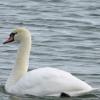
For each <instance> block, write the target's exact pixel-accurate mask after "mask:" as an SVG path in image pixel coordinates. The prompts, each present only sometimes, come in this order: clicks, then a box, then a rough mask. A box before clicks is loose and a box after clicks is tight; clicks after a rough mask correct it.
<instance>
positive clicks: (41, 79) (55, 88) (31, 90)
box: [4, 28, 94, 96]
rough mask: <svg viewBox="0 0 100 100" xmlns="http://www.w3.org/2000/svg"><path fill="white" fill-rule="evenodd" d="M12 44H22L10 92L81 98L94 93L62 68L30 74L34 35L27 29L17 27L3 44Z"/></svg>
mask: <svg viewBox="0 0 100 100" xmlns="http://www.w3.org/2000/svg"><path fill="white" fill-rule="evenodd" d="M13 41H19V43H20V47H19V50H18V54H17V59H16V63H15V66H14V67H13V69H12V72H11V74H10V77H9V78H8V80H7V82H6V84H5V89H6V91H7V92H8V93H11V94H15V95H26V94H28V95H35V96H80V95H83V94H85V93H88V92H90V91H92V90H94V88H92V87H91V86H90V85H88V84H87V83H85V82H84V81H81V80H80V79H78V78H76V77H75V76H73V75H71V74H70V73H69V72H66V71H63V70H60V69H56V68H50V67H45V68H38V69H35V70H32V71H29V72H27V70H28V62H29V55H30V49H31V34H30V32H29V31H28V30H27V29H25V28H17V29H15V30H14V31H13V32H12V33H11V34H10V37H9V39H8V40H7V41H5V42H4V44H6V43H9V42H13Z"/></svg>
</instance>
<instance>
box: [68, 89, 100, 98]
mask: <svg viewBox="0 0 100 100" xmlns="http://www.w3.org/2000/svg"><path fill="white" fill-rule="evenodd" d="M95 90H99V88H92V89H89V90H81V91H73V92H71V93H69V95H70V96H81V95H85V94H87V93H89V92H92V91H95Z"/></svg>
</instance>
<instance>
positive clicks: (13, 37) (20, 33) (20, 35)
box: [3, 28, 31, 44]
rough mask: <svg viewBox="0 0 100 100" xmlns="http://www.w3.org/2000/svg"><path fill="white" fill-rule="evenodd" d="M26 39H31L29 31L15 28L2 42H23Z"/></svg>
mask: <svg viewBox="0 0 100 100" xmlns="http://www.w3.org/2000/svg"><path fill="white" fill-rule="evenodd" d="M27 39H31V34H30V32H29V31H28V30H27V29H26V28H17V29H15V30H13V31H12V32H11V34H10V35H9V38H8V39H7V40H6V41H5V42H4V43H3V44H6V43H10V42H13V41H18V42H24V41H26V40H27Z"/></svg>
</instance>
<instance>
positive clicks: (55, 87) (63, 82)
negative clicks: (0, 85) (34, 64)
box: [12, 67, 92, 96]
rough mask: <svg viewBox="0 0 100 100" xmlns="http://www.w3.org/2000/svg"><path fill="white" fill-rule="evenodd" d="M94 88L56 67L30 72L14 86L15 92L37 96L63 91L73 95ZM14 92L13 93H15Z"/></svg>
mask: <svg viewBox="0 0 100 100" xmlns="http://www.w3.org/2000/svg"><path fill="white" fill-rule="evenodd" d="M91 89H92V88H91V87H90V86H89V85H88V84H86V83H85V82H83V81H81V80H79V79H78V78H76V77H74V76H72V75H71V74H70V73H68V72H65V71H62V70H59V69H55V68H49V67H47V68H39V69H35V70H32V71H30V72H28V73H27V74H26V75H25V76H23V77H22V78H21V79H20V80H19V81H18V82H17V83H16V85H14V87H12V91H14V92H15V94H19V91H20V94H19V95H23V94H29V95H36V96H58V95H60V94H61V93H62V92H64V93H66V94H69V95H71V96H75V95H78V94H79V93H78V94H77V92H79V91H80V92H81V91H84V90H85V92H86V91H90V90H91ZM14 92H13V93H14Z"/></svg>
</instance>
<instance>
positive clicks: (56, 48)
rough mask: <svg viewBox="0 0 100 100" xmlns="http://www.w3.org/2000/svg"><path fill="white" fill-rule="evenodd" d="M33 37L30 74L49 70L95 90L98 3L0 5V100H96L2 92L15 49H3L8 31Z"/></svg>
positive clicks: (99, 63) (0, 0) (93, 99)
mask: <svg viewBox="0 0 100 100" xmlns="http://www.w3.org/2000/svg"><path fill="white" fill-rule="evenodd" d="M20 26H24V27H27V28H28V29H29V30H30V31H31V33H32V51H31V56H30V67H29V69H30V70H31V69H35V68H40V67H46V66H48V67H54V68H59V69H62V70H65V71H68V72H70V73H72V74H73V75H75V76H77V77H78V78H80V79H81V80H84V81H86V82H87V83H89V84H90V85H92V86H93V87H97V88H99V87H100V0H0V100H99V98H100V90H98V91H94V92H91V93H89V94H87V95H85V96H82V97H74V98H66V99H65V98H55V97H42V98H40V97H16V98H14V97H13V96H10V95H9V94H6V93H5V92H4V91H3V88H2V86H4V84H5V81H6V80H7V78H8V75H9V73H10V71H11V69H12V66H13V64H14V62H15V58H16V50H17V48H18V45H16V44H9V45H2V42H3V41H4V40H5V39H6V38H7V37H8V34H9V33H10V32H11V31H12V29H14V28H16V27H20Z"/></svg>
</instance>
